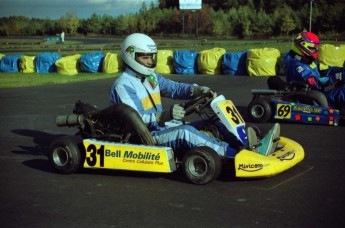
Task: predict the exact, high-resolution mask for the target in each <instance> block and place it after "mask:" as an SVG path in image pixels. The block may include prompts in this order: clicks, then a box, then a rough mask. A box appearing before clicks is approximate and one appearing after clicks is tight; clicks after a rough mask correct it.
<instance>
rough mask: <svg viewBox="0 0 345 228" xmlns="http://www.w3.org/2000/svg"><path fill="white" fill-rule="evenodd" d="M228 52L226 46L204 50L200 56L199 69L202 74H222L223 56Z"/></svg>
mask: <svg viewBox="0 0 345 228" xmlns="http://www.w3.org/2000/svg"><path fill="white" fill-rule="evenodd" d="M225 53H226V50H225V49H224V48H212V49H210V50H204V51H201V52H200V53H199V56H198V69H199V72H200V73H201V74H209V75H214V74H221V66H222V56H223V55H224V54H225Z"/></svg>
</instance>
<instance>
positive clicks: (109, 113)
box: [48, 94, 304, 184]
mask: <svg viewBox="0 0 345 228" xmlns="http://www.w3.org/2000/svg"><path fill="white" fill-rule="evenodd" d="M184 107H185V109H186V114H187V115H189V114H191V113H197V114H199V116H200V117H201V118H203V119H204V121H207V122H208V123H209V125H210V126H212V121H213V120H215V119H217V118H219V119H220V120H221V121H222V122H223V123H224V125H225V126H226V127H227V129H228V130H229V131H231V132H232V133H233V134H234V135H236V136H237V137H240V136H239V133H240V131H243V130H244V127H245V123H244V121H243V119H242V117H241V115H240V114H239V112H238V111H237V109H236V107H235V106H234V105H233V103H232V102H231V101H230V100H226V99H225V97H224V96H222V95H220V96H218V97H216V98H213V97H212V94H204V95H202V96H199V97H196V98H194V99H192V100H190V101H188V102H187V103H185V104H184ZM210 110H211V112H210ZM56 124H57V126H69V127H73V126H74V127H77V128H78V129H79V130H78V131H77V133H76V134H75V135H72V136H64V137H60V138H57V139H55V141H53V142H52V144H51V147H50V151H49V155H48V158H49V162H50V164H51V165H52V167H53V168H54V169H55V170H56V171H57V172H58V173H62V174H70V173H73V172H77V171H78V169H80V168H87V169H89V168H91V169H115V170H130V171H145V172H161V173H171V172H174V171H175V170H177V169H182V171H183V173H184V174H185V177H186V178H187V180H188V181H189V182H191V183H194V184H207V183H209V182H211V181H213V180H215V179H216V178H217V177H218V176H219V175H220V173H221V171H222V166H223V165H224V164H225V163H226V162H228V161H229V160H228V158H225V157H222V156H220V155H218V154H217V153H216V152H215V151H214V150H213V149H212V148H209V147H206V146H199V147H195V148H192V149H191V150H189V151H187V152H186V153H184V154H183V155H181V153H178V152H179V151H173V150H172V149H171V148H169V147H162V146H157V145H155V143H154V141H153V139H152V136H151V134H150V132H149V131H148V129H147V127H146V125H145V124H144V122H143V121H142V119H141V117H140V116H139V114H138V113H137V112H136V111H135V110H134V109H133V108H131V107H129V106H128V105H125V104H117V105H114V106H111V107H107V108H105V109H102V110H100V109H98V108H97V107H96V106H93V105H90V104H87V103H83V102H81V101H78V102H76V105H75V108H74V110H73V114H71V115H65V116H58V117H57V118H56ZM210 126H209V127H210ZM210 129H213V130H212V135H213V136H214V137H217V135H218V136H219V135H220V133H219V132H215V130H214V129H216V128H215V127H214V128H212V127H211V128H210ZM242 135H243V134H242ZM278 145H279V146H277V149H276V150H275V151H274V152H273V153H272V154H270V155H269V156H264V155H260V154H258V153H256V152H253V151H249V150H246V149H243V150H241V151H240V152H239V153H238V154H237V155H236V156H235V158H232V159H230V160H231V161H233V162H234V167H235V174H236V176H237V177H268V176H273V175H276V174H278V173H281V172H283V171H285V170H287V169H289V168H291V167H293V166H295V165H296V164H298V163H299V162H301V161H302V160H303V158H304V150H303V148H302V146H301V145H300V144H298V143H297V142H295V141H293V140H291V139H288V138H285V137H280V138H279V142H278Z"/></svg>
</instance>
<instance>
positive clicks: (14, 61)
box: [0, 55, 21, 73]
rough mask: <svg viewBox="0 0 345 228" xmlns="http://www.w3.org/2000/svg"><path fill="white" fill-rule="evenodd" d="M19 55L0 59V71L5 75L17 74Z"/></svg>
mask: <svg viewBox="0 0 345 228" xmlns="http://www.w3.org/2000/svg"><path fill="white" fill-rule="evenodd" d="M20 57H21V55H5V56H3V57H2V58H1V62H0V71H1V72H7V73H13V72H14V73H15V72H19V59H20Z"/></svg>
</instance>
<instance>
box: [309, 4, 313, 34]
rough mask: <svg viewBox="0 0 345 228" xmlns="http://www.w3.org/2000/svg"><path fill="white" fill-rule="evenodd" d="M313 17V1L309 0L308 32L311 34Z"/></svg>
mask: <svg viewBox="0 0 345 228" xmlns="http://www.w3.org/2000/svg"><path fill="white" fill-rule="evenodd" d="M312 15H313V0H310V13H309V32H311V18H312Z"/></svg>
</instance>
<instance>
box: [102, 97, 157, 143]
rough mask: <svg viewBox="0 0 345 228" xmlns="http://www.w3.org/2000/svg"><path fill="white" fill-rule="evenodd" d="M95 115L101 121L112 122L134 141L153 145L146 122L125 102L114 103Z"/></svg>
mask: <svg viewBox="0 0 345 228" xmlns="http://www.w3.org/2000/svg"><path fill="white" fill-rule="evenodd" d="M95 117H96V118H97V119H98V120H99V121H101V122H102V123H114V124H117V125H118V127H120V128H121V129H122V131H123V132H124V133H125V134H127V136H129V137H134V138H135V139H136V141H135V142H132V143H140V144H144V145H151V146H152V145H155V144H154V140H153V138H152V135H151V133H150V131H149V130H148V128H147V126H146V124H145V123H144V121H143V120H142V119H141V117H140V115H139V113H138V112H137V111H136V110H135V109H134V108H132V107H130V106H129V105H127V104H122V103H120V104H115V105H112V106H109V107H107V108H105V109H103V110H101V111H99V112H98V113H97V114H96V115H95Z"/></svg>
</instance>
